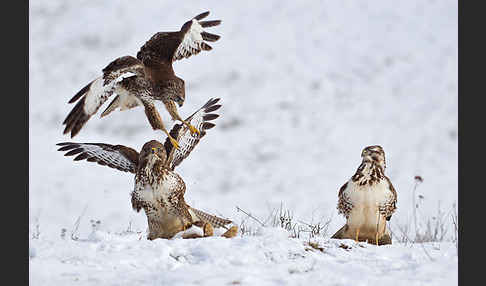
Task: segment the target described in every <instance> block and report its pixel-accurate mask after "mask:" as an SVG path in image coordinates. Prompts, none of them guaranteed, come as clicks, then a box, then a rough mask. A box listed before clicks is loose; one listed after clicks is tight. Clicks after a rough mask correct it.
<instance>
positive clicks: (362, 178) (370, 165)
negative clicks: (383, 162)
mask: <svg viewBox="0 0 486 286" xmlns="http://www.w3.org/2000/svg"><path fill="white" fill-rule="evenodd" d="M384 177H385V170H384V169H383V167H382V166H380V165H379V164H377V163H375V162H373V161H363V162H361V165H359V167H358V169H357V170H356V173H355V174H354V175H353V177H352V178H351V179H352V180H353V182H356V183H357V184H358V185H360V186H364V185H366V184H369V185H373V184H376V183H378V182H380V181H381V180H382V179H383V178H384Z"/></svg>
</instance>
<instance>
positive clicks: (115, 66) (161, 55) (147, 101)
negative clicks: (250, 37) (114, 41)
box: [63, 11, 221, 148]
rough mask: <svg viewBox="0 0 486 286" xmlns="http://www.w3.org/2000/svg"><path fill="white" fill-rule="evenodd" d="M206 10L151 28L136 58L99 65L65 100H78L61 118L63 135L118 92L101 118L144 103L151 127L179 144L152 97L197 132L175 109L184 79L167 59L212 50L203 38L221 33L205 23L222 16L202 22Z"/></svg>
mask: <svg viewBox="0 0 486 286" xmlns="http://www.w3.org/2000/svg"><path fill="white" fill-rule="evenodd" d="M208 15H209V11H208V12H204V13H201V14H199V15H197V16H195V17H194V18H192V19H191V20H189V21H187V22H186V23H184V25H183V26H182V27H181V29H180V31H176V32H159V33H156V34H155V35H153V36H152V37H151V38H150V39H149V40H148V41H147V42H146V43H145V44H144V45H143V46H142V47H141V48H140V50H139V51H138V53H137V57H136V58H134V57H132V56H124V57H120V58H117V59H115V60H114V61H112V62H111V63H110V64H108V65H107V66H106V67H105V68H104V69H103V70H102V72H103V75H102V76H100V77H99V78H97V79H95V80H93V81H92V82H90V83H89V84H88V85H86V86H85V87H84V88H83V89H81V90H80V91H79V92H78V93H77V94H76V95H74V97H73V98H71V100H69V103H74V102H77V104H76V105H75V106H74V108H73V109H72V110H71V112H70V113H69V114H68V115H67V117H66V119H65V120H64V122H63V125H66V127H65V129H64V134H67V133H69V132H71V138H72V137H74V136H76V134H78V132H79V131H80V130H81V128H82V127H83V125H84V124H85V123H86V122H87V121H88V120H89V118H90V117H91V116H92V115H93V114H95V113H96V112H97V111H98V109H99V108H100V107H101V105H103V103H105V102H106V101H107V100H108V98H109V97H110V96H111V95H113V93H116V94H117V96H116V97H115V98H114V99H113V100H112V101H111V103H110V104H109V105H108V107H107V108H106V109H105V111H104V112H103V113H102V114H101V116H102V117H103V116H105V115H107V114H109V113H110V112H112V111H114V110H115V109H117V108H119V109H120V110H121V111H123V110H127V109H130V108H133V107H136V106H140V105H143V106H144V108H145V114H146V116H147V119H148V121H149V123H150V125H151V126H152V128H153V129H154V130H157V129H160V130H162V131H163V132H164V133H165V134H166V135H167V136H168V138H169V140H170V142H171V143H172V144H173V145H174V146H175V147H176V148H178V147H179V145H178V142H177V140H175V139H174V138H173V137H172V135H170V134H169V132H168V131H167V130H166V128H165V126H164V124H163V122H162V119H161V117H160V115H159V113H158V112H157V110H156V108H155V106H154V100H160V101H162V102H163V104H164V105H165V107H166V109H167V111H168V112H169V114H170V115H171V117H172V119H173V120H178V121H181V122H182V123H183V124H184V125H185V126H186V127H187V128H188V129H189V131H190V132H191V133H199V131H200V130H199V129H197V128H196V127H195V126H194V125H191V124H190V123H189V122H188V121H187V120H183V119H182V118H181V117H180V116H179V113H178V111H177V106H176V103H177V104H178V105H179V107H182V105H183V103H184V100H185V84H184V81H183V80H182V79H181V78H179V77H177V76H176V75H175V74H174V70H173V68H172V63H173V62H174V61H177V60H180V59H183V58H189V57H190V56H192V55H196V54H198V53H199V52H201V51H203V50H204V51H210V50H211V49H212V47H211V46H210V45H209V44H208V43H207V42H215V41H217V40H218V39H219V38H220V36H218V35H215V34H211V33H208V32H206V31H204V28H209V27H213V26H217V25H219V24H220V23H221V20H213V21H201V20H202V19H204V18H206V17H207V16H208ZM128 75H130V76H128Z"/></svg>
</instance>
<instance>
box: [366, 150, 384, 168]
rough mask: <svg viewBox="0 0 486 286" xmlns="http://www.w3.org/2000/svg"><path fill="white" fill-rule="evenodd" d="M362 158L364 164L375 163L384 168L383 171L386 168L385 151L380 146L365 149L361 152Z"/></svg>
mask: <svg viewBox="0 0 486 286" xmlns="http://www.w3.org/2000/svg"><path fill="white" fill-rule="evenodd" d="M361 158H363V162H374V163H375V164H377V165H379V166H381V167H383V170H385V168H386V162H385V151H383V148H381V146H379V145H373V146H368V147H366V148H364V149H363V152H361Z"/></svg>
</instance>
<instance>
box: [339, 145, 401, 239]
mask: <svg viewBox="0 0 486 286" xmlns="http://www.w3.org/2000/svg"><path fill="white" fill-rule="evenodd" d="M361 157H362V158H363V160H362V162H361V165H359V167H358V170H357V171H356V173H355V174H354V175H353V176H352V177H351V179H349V181H348V182H346V183H345V184H344V185H343V186H342V187H341V189H340V190H339V194H338V197H339V199H338V205H337V209H338V210H339V213H340V214H343V215H344V216H345V217H346V224H345V225H344V226H343V227H342V228H341V229H340V230H338V231H337V232H336V233H335V234H334V235H333V236H332V238H341V239H342V238H351V239H353V238H354V239H355V240H356V241H368V242H371V243H373V242H374V243H376V245H383V244H391V243H392V241H391V237H390V234H389V232H388V230H387V229H386V222H387V221H389V220H390V219H391V217H392V214H393V213H394V212H395V210H396V202H397V192H396V191H395V188H394V187H393V185H392V183H391V182H390V179H389V178H388V177H387V176H385V168H386V163H385V152H384V151H383V148H382V147H381V146H378V145H375V146H368V147H366V148H364V149H363V152H362V153H361Z"/></svg>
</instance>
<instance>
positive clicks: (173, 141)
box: [169, 135, 179, 149]
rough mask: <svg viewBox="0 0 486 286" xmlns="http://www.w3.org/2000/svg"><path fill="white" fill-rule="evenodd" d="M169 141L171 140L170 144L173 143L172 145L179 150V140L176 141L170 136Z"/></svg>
mask: <svg viewBox="0 0 486 286" xmlns="http://www.w3.org/2000/svg"><path fill="white" fill-rule="evenodd" d="M169 140H170V143H172V145H173V146H174V147H175V148H176V149H179V143H177V140H175V139H174V138H172V136H170V135H169Z"/></svg>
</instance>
